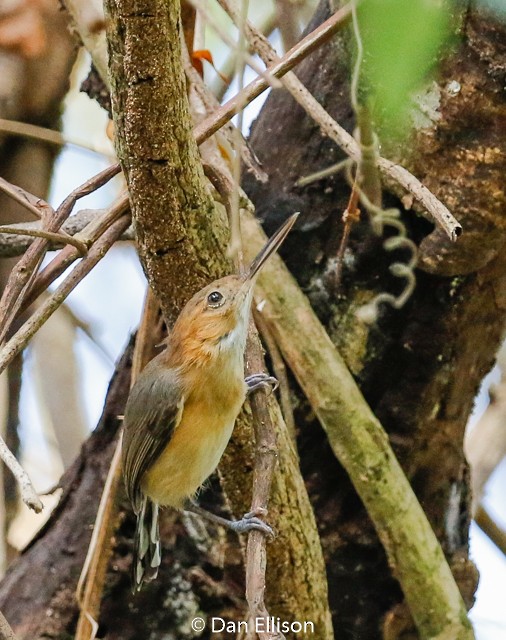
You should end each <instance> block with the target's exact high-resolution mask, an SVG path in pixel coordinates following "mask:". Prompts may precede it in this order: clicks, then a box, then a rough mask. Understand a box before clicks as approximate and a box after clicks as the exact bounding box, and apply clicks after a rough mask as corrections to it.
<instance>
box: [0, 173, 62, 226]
mask: <svg viewBox="0 0 506 640" xmlns="http://www.w3.org/2000/svg"><path fill="white" fill-rule="evenodd" d="M0 191H3V192H4V193H5V194H6V195H8V196H9V198H12V199H13V200H15V201H16V202H17V203H18V204H20V205H21V206H22V207H24V208H25V209H26V210H27V211H29V212H30V213H31V214H32V215H34V216H35V217H36V218H42V217H43V216H44V214H47V213H48V212H52V211H53V208H52V207H51V206H49V205H48V203H47V202H46V201H45V200H43V199H42V198H37V197H36V196H34V195H33V194H31V193H29V192H28V191H25V189H22V188H21V187H18V186H16V185H14V184H11V183H10V182H7V180H4V179H3V178H0Z"/></svg>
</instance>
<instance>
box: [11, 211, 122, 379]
mask: <svg viewBox="0 0 506 640" xmlns="http://www.w3.org/2000/svg"><path fill="white" fill-rule="evenodd" d="M129 224H130V216H123V217H122V218H120V219H119V220H117V221H116V222H115V223H114V224H112V225H111V226H110V228H109V229H107V231H106V232H105V233H104V234H103V235H102V237H101V238H100V239H99V240H97V242H96V243H95V244H94V245H93V246H92V247H91V249H90V250H89V252H88V255H87V256H86V257H85V258H83V259H82V260H81V262H80V263H79V264H78V265H77V267H75V269H74V270H73V271H72V272H71V273H70V274H69V275H68V276H67V277H66V278H65V280H64V281H63V282H62V283H61V285H60V286H59V287H58V288H57V289H56V291H55V292H54V293H52V294H51V296H49V298H48V299H47V300H46V301H45V302H44V303H43V304H41V306H40V307H39V308H38V309H37V310H36V311H35V312H34V313H33V315H32V316H31V317H30V318H29V319H28V320H27V321H26V322H25V323H24V324H23V326H22V327H21V328H20V329H19V330H18V331H17V332H16V333H15V334H14V336H13V337H12V338H11V339H10V340H9V341H8V342H7V343H6V344H5V345H4V346H3V347H2V349H1V350H0V373H1V372H2V371H4V370H5V368H6V367H7V366H8V365H9V364H10V363H11V362H12V360H13V359H14V358H15V357H16V355H17V354H18V353H21V351H22V350H23V349H24V348H25V347H26V345H27V344H28V342H29V340H30V338H31V337H32V336H33V335H34V334H35V333H36V332H37V331H38V329H39V327H41V326H42V325H43V324H44V323H45V322H46V321H47V319H48V318H49V317H50V316H51V315H52V314H53V313H54V311H56V309H58V307H59V306H60V305H61V304H62V303H63V302H64V300H65V299H66V298H67V296H68V295H69V294H70V293H71V292H72V291H73V290H74V289H75V287H76V286H77V285H78V284H79V282H81V280H82V279H83V278H84V277H85V276H86V275H88V273H89V272H90V271H91V270H92V269H93V268H94V267H95V266H96V265H97V264H98V262H99V261H100V260H101V259H102V258H103V257H104V255H105V254H106V253H107V251H108V250H109V249H110V248H111V246H112V245H113V244H114V242H115V241H116V240H117V239H118V237H119V236H120V235H121V234H122V233H123V231H124V230H125V229H126V228H127V227H128V225H129Z"/></svg>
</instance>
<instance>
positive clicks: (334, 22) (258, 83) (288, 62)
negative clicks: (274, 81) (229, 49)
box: [194, 4, 351, 144]
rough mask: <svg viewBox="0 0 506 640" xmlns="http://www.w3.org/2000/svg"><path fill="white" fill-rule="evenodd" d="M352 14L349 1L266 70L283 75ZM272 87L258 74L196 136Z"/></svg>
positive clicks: (197, 129)
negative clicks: (258, 76) (257, 76)
mask: <svg viewBox="0 0 506 640" xmlns="http://www.w3.org/2000/svg"><path fill="white" fill-rule="evenodd" d="M350 17H351V8H350V5H349V4H347V5H345V6H344V7H343V8H342V9H339V11H336V12H335V13H334V15H333V16H331V17H330V18H329V19H328V20H326V21H325V22H324V23H323V24H321V25H320V26H319V27H318V28H316V29H315V30H314V31H312V32H311V33H310V34H308V35H307V36H306V37H305V38H303V39H302V40H301V41H300V42H299V43H298V44H297V45H296V46H295V47H293V48H292V49H290V51H288V53H286V54H285V55H284V56H283V57H282V58H281V59H279V61H278V62H276V63H275V64H273V65H271V66H269V67H268V68H267V69H266V71H268V72H269V75H270V76H275V77H276V78H281V77H282V76H283V75H285V74H286V73H288V72H289V71H290V70H291V69H293V68H294V67H295V66H296V65H297V64H298V63H299V62H301V61H302V60H304V58H306V57H307V56H308V55H309V54H310V53H312V52H313V51H314V50H315V49H317V48H318V47H320V46H321V45H322V44H323V43H325V42H326V41H327V40H329V39H330V38H331V37H332V36H333V35H334V34H335V33H337V31H339V29H341V28H342V27H343V26H344V25H345V24H347V23H348V21H349V20H350ZM268 88H269V84H268V83H267V81H266V80H265V79H264V78H263V77H260V78H256V79H255V80H253V82H250V83H249V84H248V85H246V86H245V87H244V89H243V90H242V91H241V92H239V93H238V94H237V95H235V96H234V97H233V98H231V99H230V100H228V102H226V103H225V104H224V105H223V106H222V107H220V108H219V109H217V110H216V111H215V112H214V113H212V114H211V115H210V116H208V117H207V118H206V119H205V120H203V121H202V122H201V123H200V124H199V125H198V126H197V127H195V132H194V133H195V139H196V140H197V144H202V142H204V141H205V140H207V139H208V138H210V137H211V136H212V135H213V134H214V133H216V131H218V129H221V127H223V125H225V124H226V123H227V122H229V121H230V120H231V119H232V118H233V117H234V116H235V114H236V113H239V111H240V110H241V109H244V107H246V106H247V105H248V104H249V103H250V102H252V101H253V100H254V99H255V98H257V97H258V96H259V95H260V94H261V93H263V92H264V91H265V90H266V89H268Z"/></svg>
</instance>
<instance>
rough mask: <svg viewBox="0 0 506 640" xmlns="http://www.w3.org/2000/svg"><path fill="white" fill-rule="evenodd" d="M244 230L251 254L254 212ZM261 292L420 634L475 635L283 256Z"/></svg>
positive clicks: (385, 446) (460, 639)
mask: <svg viewBox="0 0 506 640" xmlns="http://www.w3.org/2000/svg"><path fill="white" fill-rule="evenodd" d="M244 229H245V233H246V237H247V239H248V240H247V242H246V243H245V249H246V253H247V257H248V258H250V257H252V256H254V255H255V252H256V251H257V250H258V249H259V247H260V246H262V244H263V242H264V241H265V236H264V234H263V233H262V232H261V231H260V228H259V226H258V224H257V223H256V221H255V220H254V219H252V218H251V216H249V215H248V216H247V217H246V220H245V221H244ZM257 292H258V294H259V297H261V298H262V299H264V300H265V304H264V305H263V308H262V313H263V314H264V315H265V317H266V318H267V320H268V322H269V326H270V327H271V330H272V332H273V334H274V336H275V338H276V340H277V341H278V344H279V347H280V349H281V351H282V353H283V356H284V358H285V360H286V361H287V363H288V365H289V366H290V368H291V369H292V371H293V373H294V374H295V376H296V378H297V380H298V382H299V384H300V386H301V387H302V389H303V391H304V393H305V395H306V396H307V398H308V400H309V402H310V404H311V406H312V408H313V410H314V412H315V413H316V415H317V416H318V418H319V420H320V423H321V425H322V427H323V428H324V430H325V432H326V433H327V436H328V439H329V442H330V445H331V447H332V449H333V451H334V453H335V455H336V457H337V458H338V459H339V461H340V462H341V464H342V465H343V466H344V468H345V469H346V471H347V472H348V474H349V476H350V479H351V481H352V482H353V484H354V486H355V489H356V490H357V492H358V494H359V495H360V497H361V498H362V501H363V502H364V504H365V506H366V508H367V511H368V513H369V515H370V517H371V519H372V521H373V523H374V525H375V527H376V530H377V532H378V535H379V537H380V539H381V541H382V543H383V546H384V547H385V550H386V552H387V555H388V558H389V561H390V563H391V565H392V568H393V570H394V572H395V574H396V576H397V578H398V580H399V582H400V583H401V586H402V589H403V591H404V594H405V596H406V600H407V602H408V604H409V607H410V609H411V612H412V614H413V618H414V619H415V622H416V624H417V627H418V629H419V631H420V635H421V637H423V638H435V637H438V636H439V634H444V633H448V634H449V635H447V636H444V637H451V638H453V639H454V640H464V639H465V640H469V639H470V638H473V632H472V627H471V625H470V622H469V620H468V619H467V614H466V608H465V605H464V602H463V601H462V598H461V596H460V593H459V590H458V588H457V585H456V584H455V580H454V578H453V576H452V573H451V571H450V568H449V566H448V564H447V562H446V560H445V557H444V555H443V552H442V550H441V547H440V545H439V542H438V540H437V538H436V536H435V535H434V532H433V531H432V529H431V527H430V524H429V522H428V521H427V518H426V516H425V514H424V512H423V510H422V508H421V507H420V504H419V503H418V500H417V499H416V496H415V495H414V493H413V490H412V488H411V486H410V485H409V482H408V481H407V479H406V476H405V475H404V473H403V471H402V469H401V467H400V466H399V463H398V462H397V460H396V458H395V456H394V453H393V451H392V449H391V447H390V445H389V443H388V439H387V437H386V435H385V432H384V431H383V429H382V427H381V425H380V423H379V422H378V420H377V418H376V417H375V416H374V414H373V413H372V411H371V409H370V408H369V406H368V405H367V403H366V402H365V400H364V398H363V396H362V394H361V392H360V390H359V389H358V387H357V385H356V384H355V382H354V380H353V378H352V377H351V374H350V372H349V371H348V368H347V367H346V365H345V364H344V362H343V360H342V359H341V357H340V355H339V354H338V353H337V351H336V349H335V347H334V345H333V344H332V342H331V341H330V338H329V337H328V335H327V333H326V331H325V329H324V328H323V327H322V325H321V324H320V322H319V321H318V319H317V318H316V315H315V314H314V312H313V310H312V309H311V306H310V304H309V302H308V300H307V298H306V297H305V296H304V295H303V293H302V292H301V291H300V289H299V287H298V286H297V284H296V282H295V281H294V279H293V277H292V276H291V275H290V274H289V272H288V270H287V269H286V267H285V266H284V264H283V262H282V261H281V259H280V258H279V257H276V256H275V257H274V258H272V259H271V261H270V262H269V263H268V264H266V265H265V267H264V269H263V271H262V273H261V274H260V276H259V279H258V283H257ZM441 637H443V635H441Z"/></svg>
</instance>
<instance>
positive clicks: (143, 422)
mask: <svg viewBox="0 0 506 640" xmlns="http://www.w3.org/2000/svg"><path fill="white" fill-rule="evenodd" d="M151 364H152V363H150V364H149V365H147V367H146V368H145V369H144V371H143V372H142V373H141V375H140V376H139V378H138V380H137V382H136V383H135V384H134V386H133V387H132V390H131V392H130V395H129V397H128V402H127V405H126V408H125V418H124V422H123V427H124V431H123V445H122V463H123V476H124V479H125V486H126V492H127V496H128V498H129V499H130V501H131V503H132V505H133V508H134V511H135V512H136V513H139V511H140V509H141V506H142V494H141V489H140V482H141V479H142V476H143V475H144V473H145V472H146V470H147V469H149V467H150V466H151V465H152V464H153V462H154V461H155V460H156V459H157V458H158V456H159V455H160V454H161V453H162V451H163V450H164V449H165V447H166V446H167V444H168V443H169V441H170V439H171V437H172V434H173V432H174V429H175V427H176V426H177V425H178V424H179V422H180V420H181V414H182V412H183V394H182V391H181V384H180V383H179V380H178V376H177V373H176V372H175V371H174V370H173V369H169V368H166V367H164V368H161V367H156V368H154V367H153V366H150V365H151ZM153 364H154V362H153Z"/></svg>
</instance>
